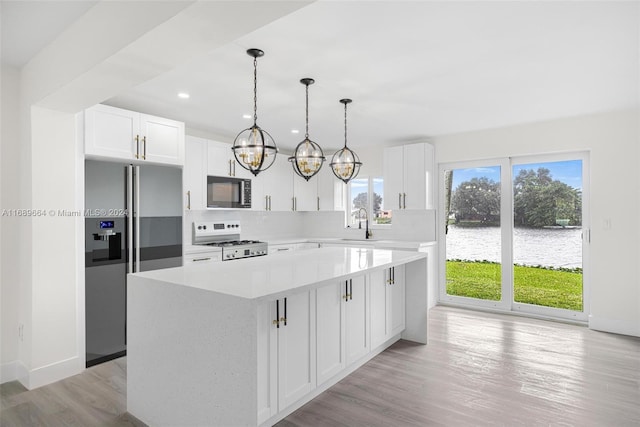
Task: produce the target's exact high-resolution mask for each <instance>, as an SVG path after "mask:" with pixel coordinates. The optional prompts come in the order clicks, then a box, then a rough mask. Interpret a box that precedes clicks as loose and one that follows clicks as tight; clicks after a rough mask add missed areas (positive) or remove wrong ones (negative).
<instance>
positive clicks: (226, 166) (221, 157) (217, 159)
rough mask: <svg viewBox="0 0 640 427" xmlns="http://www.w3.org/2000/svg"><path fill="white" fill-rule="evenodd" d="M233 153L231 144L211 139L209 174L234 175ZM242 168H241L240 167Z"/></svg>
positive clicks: (208, 158) (208, 149) (208, 150)
mask: <svg viewBox="0 0 640 427" xmlns="http://www.w3.org/2000/svg"><path fill="white" fill-rule="evenodd" d="M233 162H234V160H233V153H232V152H231V145H229V144H225V143H223V142H217V141H209V144H208V147H207V174H208V175H214V176H234V175H233V169H234V166H235V167H236V169H237V168H240V166H238V165H234V164H233ZM240 169H241V168H240Z"/></svg>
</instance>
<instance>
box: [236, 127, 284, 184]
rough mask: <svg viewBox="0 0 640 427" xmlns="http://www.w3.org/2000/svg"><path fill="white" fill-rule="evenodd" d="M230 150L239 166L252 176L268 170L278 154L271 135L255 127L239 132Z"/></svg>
mask: <svg viewBox="0 0 640 427" xmlns="http://www.w3.org/2000/svg"><path fill="white" fill-rule="evenodd" d="M232 150H233V154H234V156H235V158H236V161H237V162H238V163H239V164H240V166H242V167H243V168H245V169H247V170H248V171H249V172H251V173H252V174H254V175H258V173H260V172H261V171H263V170H265V169H268V168H269V166H271V165H272V164H273V162H275V160H276V154H277V153H278V148H277V147H276V145H275V143H274V142H273V138H271V135H269V133H268V132H267V131H266V130H263V129H260V127H259V126H257V125H254V126H251V127H250V128H248V129H245V130H243V131H242V132H240V133H239V134H238V136H236V139H235V141H234V142H233V147H232Z"/></svg>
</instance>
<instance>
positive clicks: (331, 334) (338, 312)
mask: <svg viewBox="0 0 640 427" xmlns="http://www.w3.org/2000/svg"><path fill="white" fill-rule="evenodd" d="M345 297H346V292H345V286H344V281H342V282H340V283H336V284H333V285H327V286H323V287H321V288H318V289H317V290H316V315H317V320H316V328H317V345H316V348H317V349H318V355H317V379H318V384H319V385H320V384H323V383H324V382H325V381H326V380H328V379H330V378H331V377H333V376H334V375H336V374H337V373H338V372H340V371H342V369H344V367H345V366H346V362H345V357H346V355H345V350H344V346H345V335H344V322H345V319H344V301H345Z"/></svg>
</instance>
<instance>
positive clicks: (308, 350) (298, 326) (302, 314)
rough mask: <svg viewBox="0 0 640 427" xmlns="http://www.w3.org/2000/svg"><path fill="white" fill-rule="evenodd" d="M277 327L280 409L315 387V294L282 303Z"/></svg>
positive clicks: (282, 301) (302, 295)
mask: <svg viewBox="0 0 640 427" xmlns="http://www.w3.org/2000/svg"><path fill="white" fill-rule="evenodd" d="M280 304H281V306H280V315H281V317H284V318H285V319H286V325H285V324H284V323H283V322H281V323H280V328H278V410H283V409H284V408H286V407H287V406H289V405H291V404H292V403H294V402H295V401H296V400H298V399H300V398H301V397H302V396H304V395H305V394H307V393H309V392H310V391H311V390H313V389H314V388H315V386H316V366H315V361H316V346H315V342H316V341H315V340H316V337H315V330H316V325H315V292H301V293H297V294H291V295H289V296H287V297H286V298H283V299H281V300H280Z"/></svg>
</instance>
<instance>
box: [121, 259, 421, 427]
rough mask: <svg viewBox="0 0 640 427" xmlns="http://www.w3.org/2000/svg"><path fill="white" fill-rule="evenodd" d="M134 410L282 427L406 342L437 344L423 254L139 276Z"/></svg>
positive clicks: (131, 287)
mask: <svg viewBox="0 0 640 427" xmlns="http://www.w3.org/2000/svg"><path fill="white" fill-rule="evenodd" d="M127 298H128V302H127V329H128V333H127V410H128V412H129V413H131V414H132V415H134V416H135V417H137V418H139V419H140V420H142V421H143V422H145V423H147V424H149V425H152V426H163V425H167V426H169V425H170V426H178V425H179V426H256V425H272V424H273V423H275V422H277V421H278V420H280V419H282V418H284V417H285V416H286V415H288V414H289V413H291V412H293V411H294V410H295V409H297V408H299V407H300V406H302V405H303V404H304V403H306V402H308V401H309V400H311V399H312V398H313V397H315V396H317V395H318V394H320V393H321V392H322V391H324V390H326V389H327V388H329V387H330V386H331V385H333V384H335V383H336V382H337V381H339V380H340V379H342V378H344V377H345V376H346V375H348V374H349V373H351V372H353V371H354V370H355V369H357V368H358V367H360V366H362V365H363V364H364V363H366V362H367V361H368V360H369V359H371V358H372V357H374V356H375V355H376V354H378V353H380V352H381V351H383V350H384V349H385V348H387V347H388V346H389V345H391V344H392V343H393V342H395V341H397V340H398V339H400V338H401V337H402V338H405V339H408V340H412V341H416V342H420V343H424V344H426V342H427V263H426V254H424V253H421V252H408V251H395V250H393V251H392V250H384V249H372V248H350V247H345V248H338V247H331V248H319V249H310V250H306V251H300V252H291V253H287V254H281V255H278V256H263V257H256V258H247V259H241V260H235V261H229V262H220V263H212V264H206V265H199V264H192V265H188V266H185V267H179V268H171V269H164V270H156V271H149V272H144V273H137V274H132V275H129V278H128V290H127Z"/></svg>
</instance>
